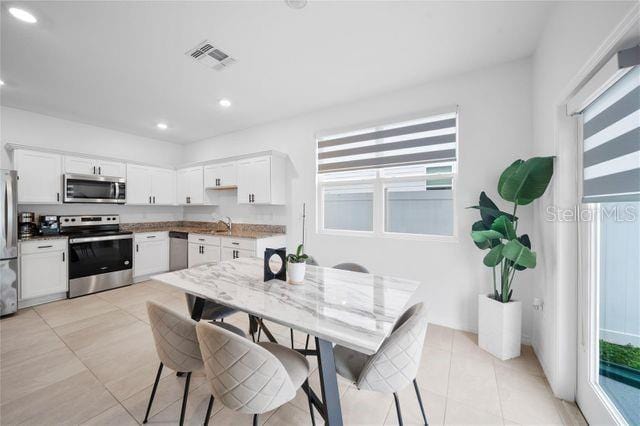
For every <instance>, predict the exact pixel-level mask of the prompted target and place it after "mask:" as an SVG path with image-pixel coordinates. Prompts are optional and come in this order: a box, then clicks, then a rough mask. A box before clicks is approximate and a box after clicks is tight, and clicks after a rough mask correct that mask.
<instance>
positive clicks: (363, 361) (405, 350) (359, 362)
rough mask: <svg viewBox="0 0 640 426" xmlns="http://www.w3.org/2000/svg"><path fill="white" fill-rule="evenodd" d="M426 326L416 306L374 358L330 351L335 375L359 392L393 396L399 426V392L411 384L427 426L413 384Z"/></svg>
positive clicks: (420, 306)
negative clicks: (333, 360) (338, 375)
mask: <svg viewBox="0 0 640 426" xmlns="http://www.w3.org/2000/svg"><path fill="white" fill-rule="evenodd" d="M427 325H428V323H427V315H426V309H425V308H424V305H423V304H422V303H418V304H416V305H413V306H412V307H411V308H409V309H408V310H407V311H406V312H405V313H404V314H402V316H401V317H400V319H399V320H398V322H397V323H396V324H395V326H394V328H393V331H392V332H391V335H389V337H387V338H386V339H385V340H384V342H382V346H380V349H379V350H378V352H376V353H375V354H373V355H365V354H362V353H360V352H356V351H354V350H352V349H349V348H346V347H344V346H340V345H337V346H335V347H334V348H333V353H334V356H335V360H336V370H337V372H338V374H340V375H341V376H342V377H344V378H346V379H348V380H351V381H352V382H353V383H354V384H355V385H356V387H357V388H358V389H365V390H371V391H376V392H382V393H393V398H394V401H395V404H396V414H397V415H398V423H399V424H400V425H402V413H401V411H400V401H399V399H398V392H399V391H401V390H402V389H404V388H405V387H406V386H407V385H409V383H411V382H412V381H413V386H414V388H415V391H416V397H417V398H418V403H419V404H420V411H421V413H422V418H423V420H424V424H425V425H426V424H428V423H427V416H426V414H425V412H424V406H423V405H422V397H421V395H420V389H419V388H418V382H417V381H416V374H417V372H418V367H419V366H420V358H421V356H422V346H423V344H424V338H425V334H426V332H427Z"/></svg>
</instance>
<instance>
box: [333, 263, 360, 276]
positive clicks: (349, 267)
mask: <svg viewBox="0 0 640 426" xmlns="http://www.w3.org/2000/svg"><path fill="white" fill-rule="evenodd" d="M333 269H342V270H343V271H351V272H362V273H365V274H368V273H369V270H368V269H367V268H365V267H364V266H362V265H358V264H357V263H350V262H347V263H339V264H337V265H335V266H333Z"/></svg>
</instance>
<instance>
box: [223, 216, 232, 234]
mask: <svg viewBox="0 0 640 426" xmlns="http://www.w3.org/2000/svg"><path fill="white" fill-rule="evenodd" d="M225 217H226V218H227V220H226V221H224V220H220V222H222V223H224V226H225V227H226V228H227V232H228V233H229V234H231V225H232V223H231V218H230V217H229V216H225Z"/></svg>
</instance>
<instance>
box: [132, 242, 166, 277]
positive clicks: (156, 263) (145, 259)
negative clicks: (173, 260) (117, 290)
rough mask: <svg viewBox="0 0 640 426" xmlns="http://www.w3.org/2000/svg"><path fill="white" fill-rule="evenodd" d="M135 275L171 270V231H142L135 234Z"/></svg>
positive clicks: (140, 275)
mask: <svg viewBox="0 0 640 426" xmlns="http://www.w3.org/2000/svg"><path fill="white" fill-rule="evenodd" d="M134 239H135V250H134V261H133V275H134V277H136V278H137V277H142V276H146V275H149V274H155V273H159V272H165V271H168V270H169V233H168V232H140V233H136V234H135V237H134Z"/></svg>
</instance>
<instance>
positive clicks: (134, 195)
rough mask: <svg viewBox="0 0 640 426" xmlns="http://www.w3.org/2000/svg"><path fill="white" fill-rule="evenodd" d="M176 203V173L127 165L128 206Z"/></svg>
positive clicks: (168, 170)
mask: <svg viewBox="0 0 640 426" xmlns="http://www.w3.org/2000/svg"><path fill="white" fill-rule="evenodd" d="M175 203H176V174H175V171H173V170H170V169H161V168H157V167H148V166H139V165H135V164H127V204H161V205H172V204H175Z"/></svg>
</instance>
